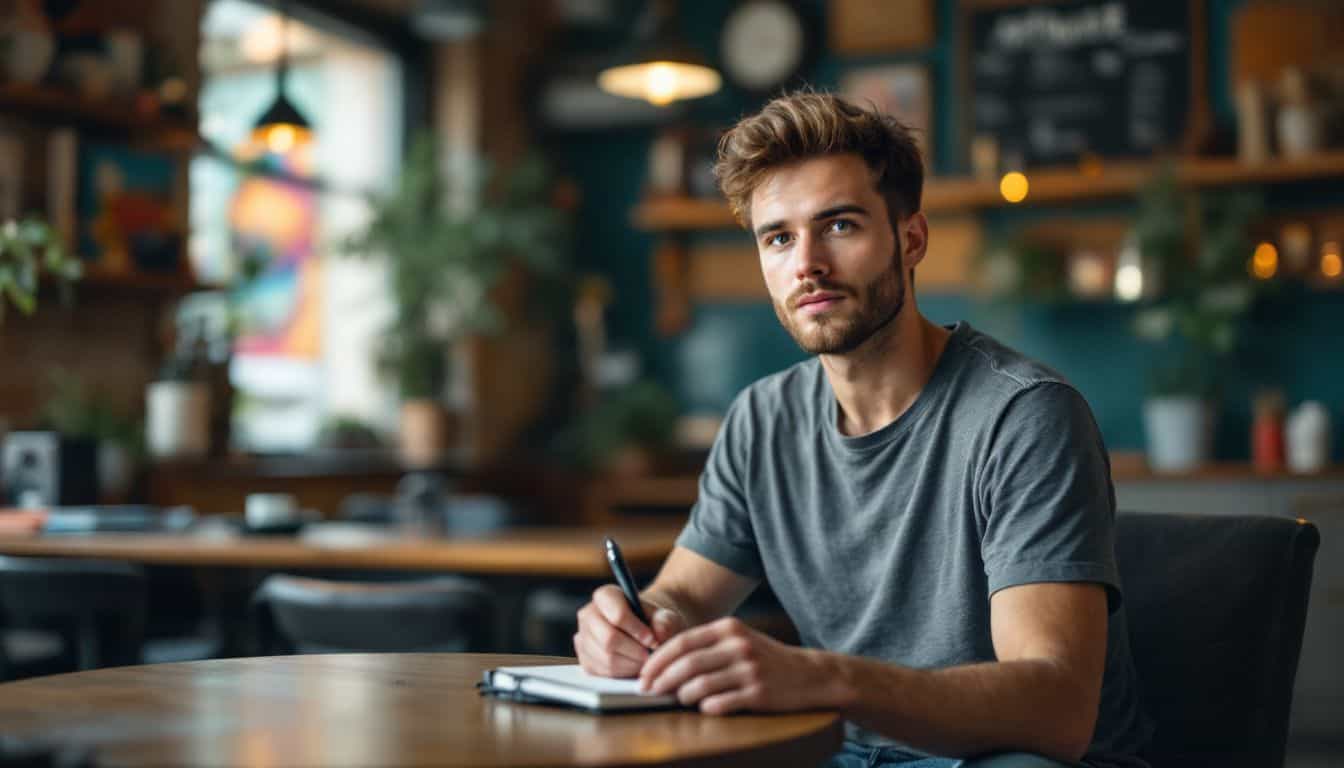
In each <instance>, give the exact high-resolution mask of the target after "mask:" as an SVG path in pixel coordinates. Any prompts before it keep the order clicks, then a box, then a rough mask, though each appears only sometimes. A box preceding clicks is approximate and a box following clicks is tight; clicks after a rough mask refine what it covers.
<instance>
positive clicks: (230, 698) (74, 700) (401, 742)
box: [0, 654, 842, 766]
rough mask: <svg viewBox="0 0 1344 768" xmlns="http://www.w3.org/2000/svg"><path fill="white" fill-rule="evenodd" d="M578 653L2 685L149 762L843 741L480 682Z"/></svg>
mask: <svg viewBox="0 0 1344 768" xmlns="http://www.w3.org/2000/svg"><path fill="white" fill-rule="evenodd" d="M572 661H573V660H572V659H553V658H548V657H538V656H505V655H473V654H347V655H329V656H279V657H267V658H250V659H222V660H218V661H200V662H190V663H185V664H160V665H150V666H142V667H121V668H117V669H103V670H97V671H93V672H81V673H76V674H69V675H55V676H51V677H42V678H32V679H29V680H23V681H19V682H14V683H6V684H4V685H0V733H3V734H5V735H6V736H7V737H13V738H16V739H20V740H23V741H28V740H35V741H38V742H41V743H44V744H53V745H59V746H75V747H85V748H89V749H92V750H93V752H94V755H95V756H96V757H97V758H98V759H99V760H101V761H106V762H107V763H108V764H113V765H137V766H139V765H175V766H181V765H239V764H247V765H258V766H260V765H333V766H337V765H352V766H371V765H380V766H404V765H445V766H465V765H473V766H542V765H561V766H565V765H589V766H599V765H600V766H616V765H629V766H633V765H640V766H649V765H672V764H675V765H695V766H709V765H714V766H750V765H771V766H778V765H799V766H804V765H815V764H816V763H818V762H820V761H821V760H822V759H824V758H825V757H826V756H827V755H830V754H832V753H834V752H835V751H836V750H838V749H839V748H840V742H841V738H842V726H841V720H840V718H839V716H838V715H837V714H835V713H832V712H819V713H801V714H790V715H737V716H730V717H708V716H704V715H700V714H698V713H695V712H687V711H673V712H656V713H644V714H620V715H605V716H598V715H590V714H586V713H583V712H577V711H572V710H565V709H559V708H554V707H547V706H542V705H535V704H522V703H516V702H509V701H503V700H496V699H492V698H486V697H482V696H480V695H479V694H477V692H476V690H475V687H474V686H475V683H476V682H477V681H478V680H480V678H481V672H482V671H483V670H485V669H488V668H490V667H495V666H503V665H516V664H529V663H538V664H546V663H551V664H553V663H565V662H572ZM100 764H101V763H100Z"/></svg>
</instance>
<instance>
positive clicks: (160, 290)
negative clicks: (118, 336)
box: [71, 272, 210, 296]
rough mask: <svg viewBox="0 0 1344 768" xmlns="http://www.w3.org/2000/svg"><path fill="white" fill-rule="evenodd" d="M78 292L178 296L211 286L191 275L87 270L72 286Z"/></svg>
mask: <svg viewBox="0 0 1344 768" xmlns="http://www.w3.org/2000/svg"><path fill="white" fill-rule="evenodd" d="M71 287H72V288H73V289H74V290H75V292H76V294H78V293H79V291H80V290H81V289H89V290H97V291H104V290H107V291H125V292H127V293H144V294H151V295H160V296H162V295H168V296H176V295H182V294H187V293H191V292H192V291H202V290H207V289H208V288H210V286H206V285H202V284H200V283H198V282H196V280H195V278H193V277H192V276H191V275H185V274H154V273H147V272H132V273H128V274H108V273H105V272H86V273H85V274H84V276H83V277H82V278H80V279H79V280H77V281H75V282H74V283H73V284H72V286H71Z"/></svg>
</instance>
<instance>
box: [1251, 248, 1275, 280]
mask: <svg viewBox="0 0 1344 768" xmlns="http://www.w3.org/2000/svg"><path fill="white" fill-rule="evenodd" d="M1278 271H1279V249H1277V248H1275V247H1274V245H1273V244H1272V243H1260V244H1259V245H1257V246H1255V253H1254V254H1252V255H1251V274H1252V275H1254V276H1255V277H1257V278H1259V279H1260V280H1268V279H1269V278H1271V277H1273V276H1274V274H1275V273H1276V272H1278Z"/></svg>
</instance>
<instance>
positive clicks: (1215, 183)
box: [631, 151, 1344, 231]
mask: <svg viewBox="0 0 1344 768" xmlns="http://www.w3.org/2000/svg"><path fill="white" fill-rule="evenodd" d="M1157 167H1158V166H1156V165H1154V164H1151V163H1145V164H1134V163H1130V164H1117V165H1102V166H1099V167H1098V169H1097V170H1096V171H1094V172H1090V173H1084V172H1080V171H1079V170H1078V169H1074V168H1069V169H1042V170H1039V171H1031V172H1028V173H1027V179H1028V181H1029V183H1030V192H1029V194H1028V195H1027V199H1026V200H1025V201H1023V202H1021V203H1017V204H1016V205H1017V206H1019V207H1023V208H1026V207H1030V206H1031V205H1033V204H1036V203H1071V202H1078V201H1083V200H1101V199H1105V198H1111V197H1125V196H1129V195H1133V194H1134V193H1135V192H1137V191H1138V189H1139V188H1140V187H1141V186H1142V185H1143V184H1144V183H1145V182H1147V181H1148V180H1149V179H1150V178H1152V175H1153V173H1154V172H1155V171H1156V170H1157ZM1176 177H1177V179H1178V180H1179V182H1180V183H1182V184H1185V185H1188V186H1192V187H1221V186H1237V185H1244V184H1280V183H1285V182H1294V181H1308V180H1312V179H1327V178H1334V177H1344V151H1335V152H1324V153H1321V154H1319V155H1316V156H1314V157H1311V158H1306V159H1293V160H1288V159H1283V160H1271V161H1267V162H1264V163H1261V164H1257V165H1247V164H1245V163H1242V162H1240V161H1238V160H1236V159H1235V158H1198V159H1192V160H1186V161H1182V162H1180V163H1178V164H1177V166H1176ZM1012 205H1014V204H1013V203H1009V202H1008V201H1006V200H1004V199H1003V196H1002V195H1000V194H999V185H998V182H997V181H984V180H980V179H970V178H934V179H930V180H929V181H928V182H927V183H926V184H925V185H924V206H923V207H924V212H925V213H929V214H938V213H967V212H971V211H975V210H978V209H982V208H999V207H1009V206H1012ZM631 219H632V222H633V224H634V225H635V227H636V228H638V229H642V230H646V231H695V230H720V229H732V228H734V227H736V226H737V224H736V222H735V221H734V220H733V216H732V214H731V213H730V212H729V210H728V205H727V203H725V202H724V201H722V200H718V199H710V200H705V199H696V198H679V197H667V198H656V199H650V200H646V201H644V202H642V203H640V204H639V205H638V206H636V207H635V209H634V211H633V213H632V215H631Z"/></svg>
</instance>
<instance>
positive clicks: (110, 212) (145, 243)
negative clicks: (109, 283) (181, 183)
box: [76, 143, 184, 274]
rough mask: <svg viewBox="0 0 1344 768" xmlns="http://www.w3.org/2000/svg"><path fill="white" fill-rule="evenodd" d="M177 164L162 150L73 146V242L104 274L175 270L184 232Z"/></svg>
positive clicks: (179, 265) (179, 266) (179, 264)
mask: <svg viewBox="0 0 1344 768" xmlns="http://www.w3.org/2000/svg"><path fill="white" fill-rule="evenodd" d="M177 180H178V165H177V163H176V162H175V161H174V158H173V157H172V156H171V155H169V154H168V153H165V152H159V151H153V150H142V149H134V148H130V147H126V146H122V145H116V144H100V143H84V144H82V145H81V146H80V147H79V150H78V178H77V202H76V217H77V227H78V233H77V238H76V242H77V247H78V252H79V254H80V256H81V257H83V258H84V259H85V260H86V261H88V263H89V266H90V268H91V269H93V270H95V271H98V272H102V273H106V274H131V273H136V272H145V273H157V274H177V273H180V272H181V270H182V267H183V264H184V261H183V248H182V243H183V235H182V229H181V227H180V225H179V222H180V221H181V216H180V210H179V205H178V198H177V186H178V185H177Z"/></svg>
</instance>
